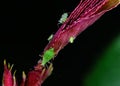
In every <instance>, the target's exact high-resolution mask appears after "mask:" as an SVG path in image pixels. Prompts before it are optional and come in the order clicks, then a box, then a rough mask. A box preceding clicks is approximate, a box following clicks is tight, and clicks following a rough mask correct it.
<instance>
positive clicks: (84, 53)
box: [0, 0, 120, 86]
mask: <svg viewBox="0 0 120 86" xmlns="http://www.w3.org/2000/svg"><path fill="white" fill-rule="evenodd" d="M78 2H79V0H66V1H64V0H45V1H32V0H28V1H27V0H19V1H18V0H17V1H16V2H11V1H8V2H7V1H5V2H1V8H0V9H1V12H0V13H1V16H0V22H1V23H0V77H1V79H2V73H3V60H4V59H6V60H7V62H9V63H11V64H14V68H13V70H15V69H16V70H17V73H16V76H17V78H20V79H21V72H22V71H23V70H24V71H26V72H28V71H29V69H31V68H32V67H33V65H35V64H36V63H37V61H38V60H39V56H38V55H39V54H40V53H41V52H42V51H43V49H44V47H45V46H46V45H47V43H48V41H47V38H48V37H49V36H50V35H51V34H52V33H53V34H54V33H55V32H56V31H57V30H58V26H57V23H58V20H59V18H60V17H61V15H62V13H64V12H71V11H72V10H73V9H74V8H75V7H76V6H77V4H78ZM119 9H120V6H118V7H117V8H115V9H113V10H111V11H109V12H107V13H106V14H104V15H103V16H102V17H101V18H100V19H99V20H98V21H97V22H95V23H94V24H93V25H92V26H90V27H89V28H87V29H86V30H85V31H84V32H83V33H81V34H80V35H79V36H78V37H77V39H75V41H74V43H73V44H68V45H67V46H66V47H65V48H64V49H63V50H61V51H60V52H59V54H58V56H57V57H56V58H55V60H54V63H53V64H54V70H53V73H52V75H51V76H50V77H49V78H47V80H46V81H45V82H44V84H43V86H82V82H83V80H84V78H85V76H86V75H87V74H89V72H90V71H91V70H92V67H93V66H94V65H95V64H96V63H97V60H99V59H100V58H99V57H100V55H101V53H102V52H103V51H104V49H105V48H106V47H107V46H108V45H109V43H110V42H111V41H112V39H113V38H114V37H115V36H116V35H117V34H119V32H120V23H119V22H120V21H119V20H120V11H119ZM1 79H0V80H1ZM69 84H70V85H69Z"/></svg>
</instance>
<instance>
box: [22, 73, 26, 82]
mask: <svg viewBox="0 0 120 86" xmlns="http://www.w3.org/2000/svg"><path fill="white" fill-rule="evenodd" d="M22 78H23V79H24V80H25V79H26V74H25V72H24V71H23V72H22Z"/></svg>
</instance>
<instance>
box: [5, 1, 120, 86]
mask: <svg viewBox="0 0 120 86" xmlns="http://www.w3.org/2000/svg"><path fill="white" fill-rule="evenodd" d="M119 3H120V0H81V1H80V3H79V4H78V6H77V7H76V8H75V9H74V10H73V12H72V13H71V14H70V16H69V17H68V18H67V20H66V21H65V22H64V23H63V25H62V26H61V27H60V28H59V30H58V31H57V32H56V34H55V35H54V37H53V39H52V40H51V41H50V42H49V43H48V45H47V46H46V47H45V49H44V52H45V51H46V50H48V49H49V48H51V47H52V48H54V50H55V54H56V55H57V54H58V52H59V51H60V50H61V49H62V48H64V47H65V46H66V45H67V44H68V43H69V39H70V37H74V38H76V37H77V36H78V35H79V34H80V33H81V32H82V31H84V30H85V29H86V28H87V27H88V26H90V25H92V24H93V23H94V22H95V21H96V20H98V19H99V18H100V17H101V16H102V15H103V14H104V13H105V12H107V11H109V10H111V9H112V8H114V7H116V6H117V5H118V4H119ZM44 52H43V54H44ZM52 69H53V68H52V63H50V65H49V66H48V67H47V68H46V67H43V66H42V65H41V63H40V62H39V63H38V64H37V65H36V66H35V67H34V69H33V70H32V71H30V72H29V73H28V74H27V77H26V78H25V77H23V80H22V82H21V84H20V86H41V84H42V83H43V81H44V80H45V79H46V78H47V77H48V76H49V75H50V74H51V72H52ZM13 77H14V76H12V74H11V70H10V68H8V67H7V65H6V64H5V65H4V73H3V86H17V83H16V80H15V79H14V78H13ZM18 86H19V85H18Z"/></svg>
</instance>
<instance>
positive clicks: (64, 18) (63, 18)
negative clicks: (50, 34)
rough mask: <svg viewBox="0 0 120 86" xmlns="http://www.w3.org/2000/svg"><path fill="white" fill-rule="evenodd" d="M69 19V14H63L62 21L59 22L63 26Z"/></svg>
mask: <svg viewBox="0 0 120 86" xmlns="http://www.w3.org/2000/svg"><path fill="white" fill-rule="evenodd" d="M67 17H68V13H63V14H62V16H61V18H60V20H59V21H58V22H59V24H63V23H64V22H65V21H66V19H67Z"/></svg>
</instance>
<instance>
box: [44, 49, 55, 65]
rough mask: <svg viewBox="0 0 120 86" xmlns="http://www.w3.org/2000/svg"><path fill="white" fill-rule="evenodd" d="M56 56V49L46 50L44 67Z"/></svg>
mask: <svg viewBox="0 0 120 86" xmlns="http://www.w3.org/2000/svg"><path fill="white" fill-rule="evenodd" d="M54 56H55V52H54V48H50V49H48V50H46V51H45V52H44V54H43V60H42V65H43V66H44V65H45V64H46V63H47V62H49V61H50V60H51V59H52V58H54Z"/></svg>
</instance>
